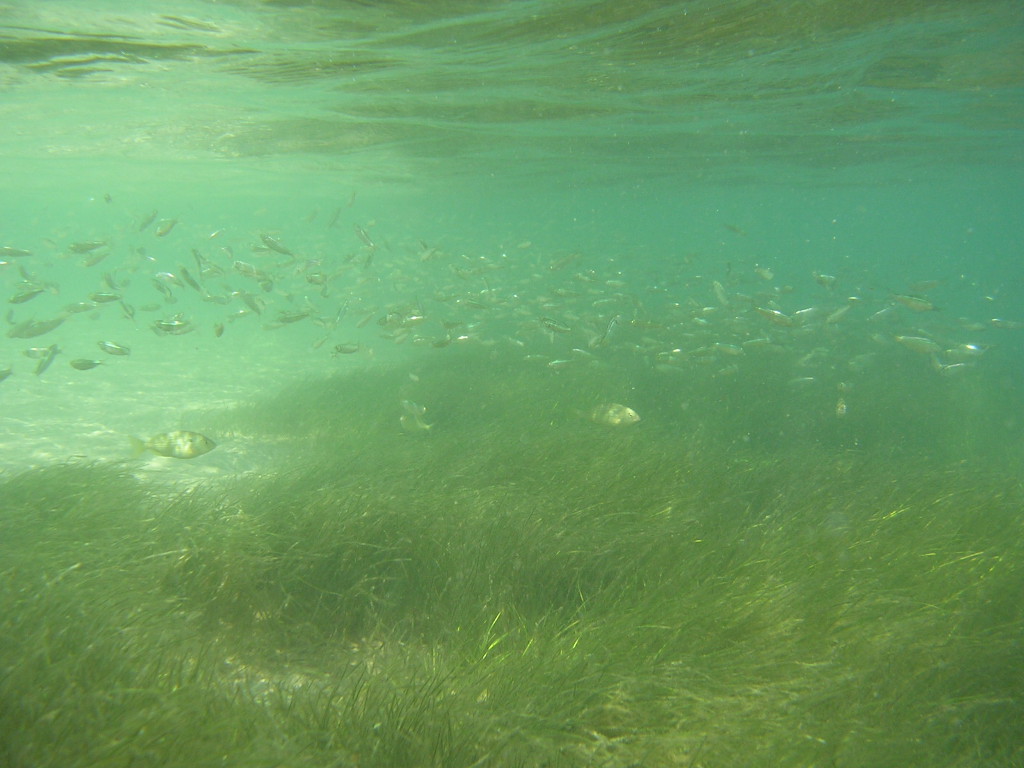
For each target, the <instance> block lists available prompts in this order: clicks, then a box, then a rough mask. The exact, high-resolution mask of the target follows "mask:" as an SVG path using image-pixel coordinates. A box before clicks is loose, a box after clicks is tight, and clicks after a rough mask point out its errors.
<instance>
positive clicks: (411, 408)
mask: <svg viewBox="0 0 1024 768" xmlns="http://www.w3.org/2000/svg"><path fill="white" fill-rule="evenodd" d="M402 410H404V411H405V413H403V414H402V415H401V416H400V417H399V419H398V420H399V422H400V423H401V425H402V429H404V430H405V431H406V432H408V433H410V434H414V433H416V432H426V431H427V430H429V429H430V428H431V427H433V426H434V425H433V424H427V422H425V421H424V420H423V414H425V413H426V412H427V407H426V406H425V405H420V404H419V403H414V402H413V401H412V400H403V401H402Z"/></svg>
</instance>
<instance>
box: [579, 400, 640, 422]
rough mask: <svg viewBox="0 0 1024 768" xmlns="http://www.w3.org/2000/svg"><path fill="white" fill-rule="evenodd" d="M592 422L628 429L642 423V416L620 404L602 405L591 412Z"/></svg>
mask: <svg viewBox="0 0 1024 768" xmlns="http://www.w3.org/2000/svg"><path fill="white" fill-rule="evenodd" d="M589 416H590V420H591V421H592V422H594V423H595V424H602V425H604V426H606V427H628V426H629V425H631V424H636V423H637V422H638V421H640V414H638V413H637V412H636V411H634V410H633V409H632V408H630V407H629V406H628V405H621V404H619V403H601V405H596V406H594V407H593V408H592V409H591V411H590V414H589Z"/></svg>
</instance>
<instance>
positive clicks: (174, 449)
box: [131, 430, 217, 459]
mask: <svg viewBox="0 0 1024 768" xmlns="http://www.w3.org/2000/svg"><path fill="white" fill-rule="evenodd" d="M131 443H132V451H133V453H134V455H135V456H141V455H142V454H143V453H144V452H145V451H152V452H153V453H155V454H156V455H157V456H166V457H168V458H171V459H194V458H195V457H196V456H202V455H203V454H204V453H209V452H210V451H212V450H213V449H214V448H216V447H217V444H216V443H215V442H213V440H211V439H210V438H208V437H206V435H201V434H199V433H198V432H188V431H186V430H176V431H174V432H164V433H162V434H159V435H154V436H153V437H151V438H149V440H140V439H139V438H137V437H133V438H131Z"/></svg>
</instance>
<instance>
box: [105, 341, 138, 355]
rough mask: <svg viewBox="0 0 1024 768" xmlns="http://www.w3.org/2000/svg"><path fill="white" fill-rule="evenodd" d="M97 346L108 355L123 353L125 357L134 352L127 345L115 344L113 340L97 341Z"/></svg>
mask: <svg viewBox="0 0 1024 768" xmlns="http://www.w3.org/2000/svg"><path fill="white" fill-rule="evenodd" d="M96 346H98V347H99V348H100V349H102V350H103V351H104V352H106V353H107V354H108V355H121V356H123V357H127V356H128V355H130V354H131V353H132V351H131V349H130V348H129V347H126V346H124V345H123V344H115V343H114V342H112V341H97V342H96Z"/></svg>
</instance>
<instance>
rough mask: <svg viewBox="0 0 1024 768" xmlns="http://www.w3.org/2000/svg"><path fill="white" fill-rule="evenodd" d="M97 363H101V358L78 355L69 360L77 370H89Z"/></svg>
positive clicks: (97, 364)
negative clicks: (92, 358)
mask: <svg viewBox="0 0 1024 768" xmlns="http://www.w3.org/2000/svg"><path fill="white" fill-rule="evenodd" d="M99 365H103V361H102V360H89V359H87V358H84V357H79V358H76V359H75V360H72V361H71V367H72V368H74V369H76V370H79V371H91V370H92V369H93V368H95V367H97V366H99Z"/></svg>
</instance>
